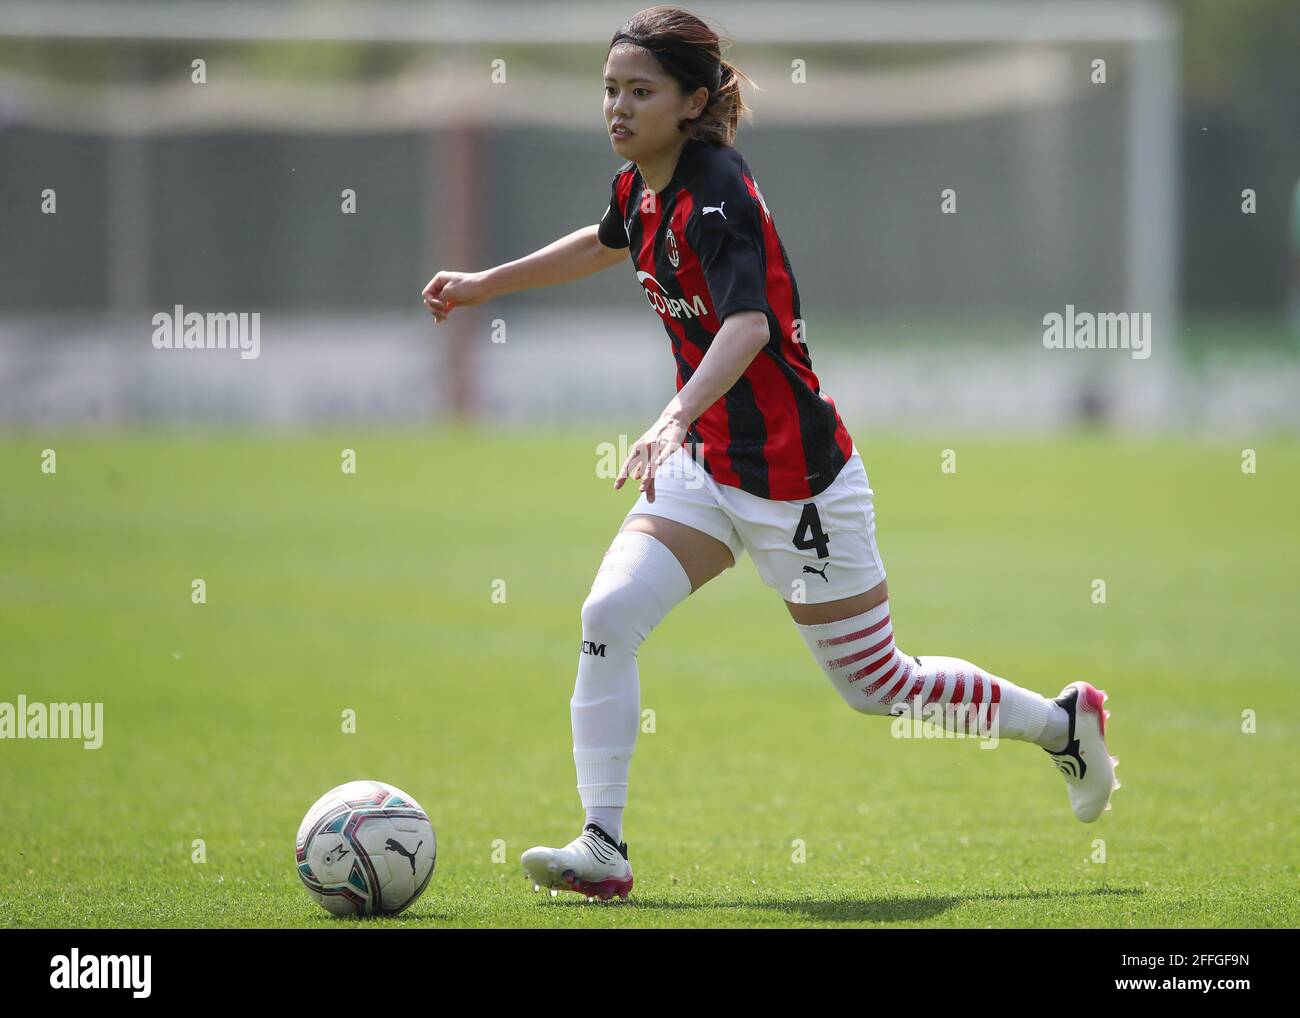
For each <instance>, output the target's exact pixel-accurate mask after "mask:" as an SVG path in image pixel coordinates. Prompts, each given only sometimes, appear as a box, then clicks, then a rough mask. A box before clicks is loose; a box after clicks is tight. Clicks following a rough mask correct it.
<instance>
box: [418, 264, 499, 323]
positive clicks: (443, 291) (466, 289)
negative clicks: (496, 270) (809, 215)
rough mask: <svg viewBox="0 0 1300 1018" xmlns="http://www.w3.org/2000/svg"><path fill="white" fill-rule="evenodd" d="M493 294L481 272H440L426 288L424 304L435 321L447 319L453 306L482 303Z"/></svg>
mask: <svg viewBox="0 0 1300 1018" xmlns="http://www.w3.org/2000/svg"><path fill="white" fill-rule="evenodd" d="M490 296H492V295H491V294H490V293H489V292H488V289H487V284H486V281H485V280H484V278H483V273H481V272H451V271H448V270H444V271H442V272H439V273H438V274H437V275H436V276H434V277H433V278H432V279H431V280H429V285H428V286H426V287H425V288H424V293H423V297H424V306H425V307H426V308H428V309H429V313H430V314H431V315H433V320H434V321H435V322H442V321H445V320H446V318H447V316H448V315H449V314H451V310H452V308H456V307H461V306H466V307H468V306H470V305H473V304H482V303H483V302H484V301H485V300H487V299H488V298H489V297H490Z"/></svg>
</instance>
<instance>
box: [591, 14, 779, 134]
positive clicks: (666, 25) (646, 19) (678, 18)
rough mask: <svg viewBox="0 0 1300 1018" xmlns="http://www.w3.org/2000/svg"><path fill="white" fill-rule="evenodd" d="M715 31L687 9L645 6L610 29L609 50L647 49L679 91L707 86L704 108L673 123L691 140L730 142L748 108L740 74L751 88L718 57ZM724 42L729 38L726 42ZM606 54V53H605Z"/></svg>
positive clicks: (690, 91)
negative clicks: (622, 47)
mask: <svg viewBox="0 0 1300 1018" xmlns="http://www.w3.org/2000/svg"><path fill="white" fill-rule="evenodd" d="M722 41H723V40H721V39H720V38H719V36H718V34H717V33H716V32H714V31H713V29H711V28H709V26H708V25H706V24H705V23H704V22H703V21H701V20H700V19H699V18H697V17H696V16H695V15H694V14H692V13H691V12H690V11H686V10H683V9H682V8H680V7H670V6H666V5H661V6H659V7H648V8H646V9H645V10H643V11H639V12H638V13H636V14H634V15H633V16H632V18H631V19H630V20H629V21H628V22H627V24H625V25H624V26H623V27H622V28H620V29H619V30H618V31H617V32H616V33H614V38H613V39H611V40H610V43H609V49H611V50H612V49H613V48H614V47H615V46H616V45H618V44H620V43H631V44H633V45H636V46H640V47H642V48H643V49H645V50H647V51H648V52H649V53H650V54H651V56H653V57H654V58H655V60H657V61H658V63H659V66H660V67H662V68H663V70H664V73H665V74H667V75H668V76H669V77H671V78H672V79H673V80H675V81H676V82H677V84H678V86H679V87H680V88H681V90H682V94H683V95H690V94H691V93H692V92H694V91H695V90H696V89H698V88H701V87H703V88H707V89H708V90H709V99H708V102H707V104H706V105H705V107H704V110H703V112H702V113H700V115H699V116H698V117H696V118H695V119H694V120H685V119H684V120H682V121H681V122H680V123H679V124H678V125H677V126H678V128H679V129H680V130H681V131H683V132H685V133H686V134H687V135H689V136H690V137H692V138H697V139H700V140H702V141H708V142H711V143H712V144H714V145H730V144H731V143H732V142H733V141H734V140H735V137H736V129H737V128H738V127H739V126H740V118H741V116H742V115H744V114H746V113H749V107H748V106H746V105H745V100H744V99H743V98H742V97H741V94H740V80H739V79H740V78H744V79H745V80H746V81H748V82H749V83H750V85H751V86H753V87H754V88H757V87H758V86H757V85H755V84H754V82H753V81H751V80H750V78H749V77H748V76H747V75H746V74H745V73H744V72H743V71H741V70H740V69H739V68H737V67H736V66H735V65H733V64H731V63H730V62H728V61H727V60H724V59H723V58H722ZM726 41H727V43H728V45H730V40H726ZM606 56H608V51H606Z"/></svg>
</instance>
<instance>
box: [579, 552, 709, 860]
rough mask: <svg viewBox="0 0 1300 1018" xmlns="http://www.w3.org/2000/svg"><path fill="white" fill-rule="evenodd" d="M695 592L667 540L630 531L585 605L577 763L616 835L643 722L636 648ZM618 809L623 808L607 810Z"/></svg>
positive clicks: (589, 798)
mask: <svg viewBox="0 0 1300 1018" xmlns="http://www.w3.org/2000/svg"><path fill="white" fill-rule="evenodd" d="M690 592H691V581H690V577H688V576H687V575H686V570H685V569H683V568H682V564H681V563H680V562H678V561H677V556H676V555H674V554H673V553H672V552H671V551H669V550H668V547H667V545H665V544H664V543H663V542H662V541H660V540H658V539H657V538H654V537H651V536H650V535H649V534H644V533H641V532H640V531H637V530H625V531H623V532H622V533H620V534H617V535H615V537H614V540H613V541H612V542H611V543H610V546H609V551H608V552H606V553H605V558H604V560H603V561H602V562H601V564H600V568H599V569H598V570H597V572H596V579H595V580H594V581H593V583H592V585H591V593H590V594H588V595H587V599H586V601H584V602H583V605H582V653H581V654H579V656H578V678H577V682H576V684H575V686H574V690H573V698H572V699H571V700H570V701H569V713H570V716H571V718H572V722H573V762H574V764H575V765H576V768H577V772H578V794H579V795H580V796H581V798H582V805H583V806H584V807H585V808H586V809H587V811H588V813H587V816H588V819H590V820H594V821H595V822H596V823H598V824H600V826H601V827H602V828H603V829H604V831H605V833H606V834H608V835H609V836H610V837H611V838H613V839H614V840H615V841H620V840H622V837H623V830H622V827H623V823H622V813H623V808H624V807H625V806H626V805H627V785H628V770H629V768H630V766H631V762H632V750H633V749H634V748H635V746H636V736H637V731H638V730H639V728H640V725H641V683H640V677H639V675H638V673H637V665H636V653H637V649H638V648H639V647H640V646H641V643H642V641H643V640H645V638H646V637H647V636H648V635H649V634H650V631H651V630H652V629H654V627H655V626H657V625H658V624H659V623H660V622H661V621H663V618H664V616H666V615H667V614H668V612H669V611H671V610H672V608H673V607H674V606H675V605H676V604H678V603H679V602H681V601H683V600H684V599H685V598H686V597H687V595H689V594H690ZM611 809H616V810H617V814H616V815H613V814H611V813H609V812H604V811H606V810H611ZM593 812H599V813H600V815H601V816H603V817H604V822H602V820H601V819H598V818H597V816H595V815H593ZM606 823H608V824H609V825H610V826H606Z"/></svg>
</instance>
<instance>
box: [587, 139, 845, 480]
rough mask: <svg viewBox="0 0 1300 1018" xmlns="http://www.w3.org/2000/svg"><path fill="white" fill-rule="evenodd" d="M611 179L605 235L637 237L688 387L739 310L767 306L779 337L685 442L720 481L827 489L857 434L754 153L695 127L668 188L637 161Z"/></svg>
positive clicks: (636, 261) (607, 240)
mask: <svg viewBox="0 0 1300 1018" xmlns="http://www.w3.org/2000/svg"><path fill="white" fill-rule="evenodd" d="M611 191H612V193H611V197H610V203H609V208H608V209H607V210H606V211H605V215H604V217H603V218H602V219H601V222H600V229H599V237H600V241H601V243H602V244H604V245H605V246H606V247H611V248H622V247H626V248H630V254H631V258H632V263H633V267H634V268H635V269H636V276H637V281H638V282H639V283H640V284H641V286H642V287H643V289H644V292H645V295H646V299H647V300H648V301H649V303H650V306H651V307H652V308H654V310H655V311H656V312H657V313H658V314H659V317H660V318H661V319H662V320H663V323H664V328H665V329H666V330H667V332H668V338H669V340H670V342H671V343H672V350H673V357H674V358H675V359H676V361H677V388H678V390H680V389H681V388H682V386H683V385H685V384H686V383H687V382H688V381H690V378H691V375H692V374H693V373H694V371H695V370H696V368H698V367H699V364H700V361H701V360H702V359H703V357H704V354H705V352H706V351H707V350H708V349H709V344H710V343H711V342H712V341H713V337H714V336H716V335H717V333H718V330H719V329H720V328H721V327H722V323H723V321H725V320H726V317H727V316H728V315H730V314H732V313H733V312H736V311H762V312H763V313H764V314H765V315H766V316H767V322H768V332H769V339H768V342H767V345H766V346H765V347H763V349H762V350H761V351H759V353H758V356H756V357H755V358H754V360H753V362H752V363H751V364H750V365H749V366H748V367H747V368H746V369H745V372H744V374H742V375H741V376H740V378H739V379H737V380H736V384H735V385H733V386H732V387H731V388H730V389H729V390H728V391H727V392H726V393H725V394H724V395H723V396H721V397H720V398H719V399H718V400H717V402H715V403H714V404H713V405H712V406H711V407H709V408H708V409H707V410H706V411H705V412H704V413H703V414H702V415H701V416H700V417H699V418H698V419H697V420H696V421H694V422H692V424H691V428H690V430H689V431H688V432H687V437H686V440H685V441H684V442H683V445H687V444H689V446H690V452H691V453H692V455H693V456H694V457H695V458H696V459H697V460H698V461H699V462H701V463H703V465H704V468H705V469H706V470H707V471H708V472H709V474H710V475H711V476H712V477H713V479H714V480H715V481H717V482H718V483H719V484H728V485H731V486H733V487H737V488H740V489H742V490H743V491H748V492H751V493H752V494H755V495H758V496H759V497H761V498H770V499H778V500H781V501H787V500H796V499H805V498H811V497H812V496H814V495H817V494H819V493H821V492H822V491H823V490H824V489H825V488H826V487H827V486H828V485H829V484H830V483H831V482H832V481H833V480H834V479H835V477H836V475H837V474H839V472H840V468H841V467H843V466H844V463H845V462H846V461H847V460H848V458H849V457H850V456H851V455H852V452H853V440H852V439H851V438H850V437H849V433H848V430H847V429H846V428H845V427H844V422H843V421H841V420H840V415H839V412H838V411H837V410H836V409H835V403H834V402H833V401H832V400H831V398H830V396H828V395H827V394H826V393H823V392H822V391H821V387H820V385H819V384H818V382H817V376H816V375H815V374H814V373H813V369H812V359H811V357H810V356H809V354H808V347H807V344H806V343H805V342H804V341H803V337H804V329H803V320H802V318H801V315H800V311H799V288H798V286H797V285H796V284H795V279H794V272H793V271H792V270H791V268H790V259H789V258H788V257H786V253H785V245H784V244H782V243H781V238H780V237H779V236H777V232H776V224H775V223H774V222H773V220H772V214H771V211H770V210H769V209H768V207H767V202H766V201H765V200H764V198H763V193H762V192H761V191H760V190H759V189H758V185H757V184H755V183H754V177H753V174H751V173H750V172H749V166H748V165H747V164H746V162H745V160H744V159H743V158H742V157H741V155H740V153H739V152H737V151H736V150H735V149H734V148H731V147H730V146H725V145H715V144H712V143H711V142H707V141H699V140H696V139H691V140H689V141H687V143H686V145H685V147H684V148H683V149H682V152H681V155H680V157H679V158H678V161H677V168H676V170H675V171H674V173H673V178H672V180H671V181H670V182H669V184H668V186H667V187H665V188H664V189H663V190H662V191H660V192H659V193H657V194H656V193H655V192H653V191H651V190H650V189H649V188H647V187H646V186H645V184H644V182H643V181H642V179H641V173H640V171H639V170H638V169H637V167H636V164H635V163H632V162H628V163H626V164H624V165H623V166H621V167H619V169H618V171H617V172H616V173H615V174H614V181H613V185H612V189H611Z"/></svg>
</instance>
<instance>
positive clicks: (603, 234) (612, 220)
mask: <svg viewBox="0 0 1300 1018" xmlns="http://www.w3.org/2000/svg"><path fill="white" fill-rule="evenodd" d="M618 178H619V174H615V175H614V182H613V183H612V184H610V186H609V191H610V195H609V207H608V208H607V209H605V214H604V215H603V216H601V217H600V229H599V230H597V232H596V236H597V238H599V240H600V242H601V243H602V244H604V245H605V246H606V247H612V248H622V247H627V246H628V239H627V228H626V227H625V226H624V225H623V210H622V209H621V208H620V207H619V204H618Z"/></svg>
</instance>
